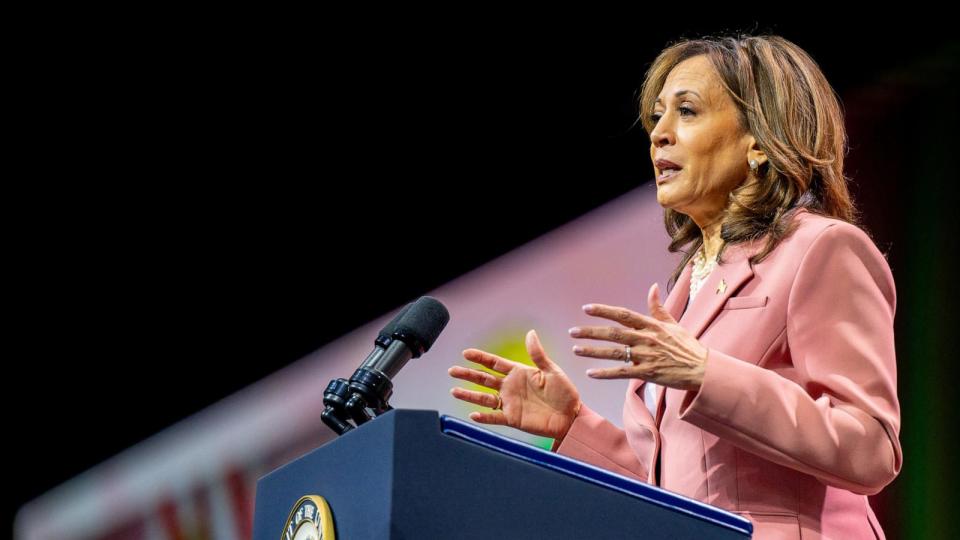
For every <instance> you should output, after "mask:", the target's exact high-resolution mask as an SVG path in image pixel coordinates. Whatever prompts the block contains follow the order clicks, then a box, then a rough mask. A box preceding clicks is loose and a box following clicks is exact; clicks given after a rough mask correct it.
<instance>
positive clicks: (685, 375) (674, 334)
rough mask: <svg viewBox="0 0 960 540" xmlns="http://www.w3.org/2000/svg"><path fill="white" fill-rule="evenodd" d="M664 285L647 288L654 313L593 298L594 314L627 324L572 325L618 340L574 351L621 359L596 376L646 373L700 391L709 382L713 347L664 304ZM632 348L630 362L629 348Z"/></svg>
mask: <svg viewBox="0 0 960 540" xmlns="http://www.w3.org/2000/svg"><path fill="white" fill-rule="evenodd" d="M659 293H660V288H659V286H658V285H657V284H656V283H654V284H653V286H652V287H650V291H649V292H648V293H647V303H648V304H649V306H650V313H651V314H652V315H653V316H652V317H650V316H647V315H643V314H640V313H637V312H635V311H631V310H629V309H627V308H622V307H616V306H606V305H603V304H587V305H586V306H584V307H583V310H584V311H585V312H586V313H587V314H588V315H593V316H595V317H601V318H603V319H609V320H611V321H614V322H616V323H619V324H621V325H622V326H580V327H574V328H571V329H570V335H571V336H573V337H575V338H585V339H594V340H600V341H610V342H613V343H615V344H617V345H614V346H604V347H588V346H583V345H576V346H574V347H573V352H574V354H576V355H578V356H587V357H590V358H605V359H610V360H617V361H619V362H620V365H619V366H617V367H613V368H604V369H591V370H588V371H587V375H589V376H590V377H593V378H594V379H644V380H646V381H650V382H653V383H656V384H659V385H662V386H669V387H670V388H677V389H680V390H692V391H697V390H699V389H700V384H701V383H702V382H703V373H704V369H705V366H706V362H707V348H706V347H704V346H703V345H701V344H700V342H699V341H697V339H696V338H695V337H693V335H691V334H690V332H688V331H687V329H686V328H684V327H682V326H680V324H679V323H677V321H676V320H674V318H673V317H672V316H671V315H670V314H669V313H668V312H667V310H666V309H664V307H663V305H661V304H660V294H659ZM628 347H629V350H630V362H629V363H628V362H625V360H626V359H627V348H628Z"/></svg>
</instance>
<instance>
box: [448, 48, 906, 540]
mask: <svg viewBox="0 0 960 540" xmlns="http://www.w3.org/2000/svg"><path fill="white" fill-rule="evenodd" d="M639 107H640V111H641V121H642V123H643V126H644V128H645V130H646V131H647V133H648V135H649V138H650V157H651V159H652V161H653V165H654V172H655V175H656V187H657V201H658V202H659V203H660V205H661V206H663V207H664V222H665V225H666V229H667V232H668V233H669V234H670V236H671V238H672V242H671V244H670V248H669V249H670V251H674V252H675V251H681V250H682V252H683V253H684V255H685V256H684V257H683V260H682V262H681V264H680V265H679V266H678V267H677V269H676V270H675V271H674V273H673V275H672V276H671V279H670V282H672V283H673V284H674V286H673V287H672V288H671V290H670V293H669V294H668V295H667V297H666V299H665V300H664V301H663V302H661V294H660V290H659V287H658V285H657V284H654V285H653V286H652V287H650V290H649V293H648V295H647V301H648V304H649V315H644V314H641V313H637V312H634V311H631V310H629V309H625V308H622V307H617V306H610V305H601V304H589V305H586V306H584V307H583V309H584V311H585V312H586V313H587V314H589V315H591V316H593V317H596V323H595V325H592V326H581V327H576V328H571V329H570V335H571V336H572V338H575V339H576V340H577V341H576V342H575V343H576V345H574V346H573V353H574V354H576V355H579V356H584V357H590V358H601V359H606V360H609V361H610V367H607V368H603V369H594V370H590V371H588V375H590V376H591V377H593V378H595V379H598V380H604V379H623V378H627V379H631V384H630V386H629V388H628V391H627V394H626V400H625V402H624V406H623V426H624V428H623V429H620V428H618V427H616V426H614V425H613V424H611V423H610V422H608V421H607V420H606V419H604V418H602V417H601V416H599V415H598V414H597V413H595V412H593V411H592V410H591V409H590V408H589V407H588V406H587V405H585V404H583V403H581V401H580V396H579V393H578V391H577V389H576V387H575V386H574V385H573V383H572V382H571V381H570V379H569V378H568V377H567V376H566V375H565V374H564V373H563V371H562V370H561V369H560V368H559V367H558V366H557V364H555V363H554V362H553V361H552V360H551V359H550V358H549V356H548V355H547V353H546V351H544V350H543V348H542V346H541V344H540V341H539V339H538V338H537V335H536V333H535V332H534V331H530V332H529V333H528V334H527V340H526V346H527V350H528V352H529V354H530V357H531V359H532V360H533V363H534V365H535V367H531V366H528V365H525V364H521V363H518V362H514V361H511V360H508V359H505V358H501V357H498V356H496V355H493V354H490V353H488V352H485V351H482V350H477V349H468V350H466V351H464V353H463V355H464V357H465V358H466V359H467V360H469V361H471V362H473V363H476V364H479V365H481V366H485V367H486V368H489V369H491V370H493V371H494V372H496V374H490V373H488V372H485V371H482V370H479V369H471V368H466V367H460V366H455V367H452V368H450V375H451V376H453V377H456V378H458V379H462V380H466V381H470V382H473V383H476V384H479V385H482V386H484V387H487V388H489V389H491V390H493V391H494V392H493V393H486V392H475V391H470V390H466V389H463V388H454V389H453V394H454V396H455V397H457V398H459V399H462V400H464V401H468V402H470V403H474V404H478V405H481V406H485V407H490V408H491V409H492V410H491V411H489V412H476V413H473V414H471V418H472V419H473V420H475V421H477V422H481V423H485V424H500V425H507V426H511V427H514V428H517V429H520V430H523V431H526V432H529V433H533V434H537V435H543V436H548V437H553V438H555V439H556V443H555V444H554V450H555V451H557V452H559V453H561V454H565V455H568V456H572V457H575V458H577V459H580V460H582V461H586V462H589V463H592V464H594V465H597V466H599V467H603V468H605V469H609V470H611V471H614V472H617V473H620V474H623V475H627V476H631V477H634V478H638V479H641V480H643V481H645V482H649V483H650V484H654V485H658V486H661V487H662V488H664V489H667V490H670V491H673V492H676V493H680V494H682V495H685V496H688V497H691V498H693V499H697V500H700V501H703V502H705V503H708V504H712V505H715V506H718V507H721V508H725V509H727V510H729V511H731V512H735V513H737V514H741V515H743V516H744V517H746V518H748V519H750V520H751V521H752V522H753V524H754V535H755V537H756V538H761V539H763V538H837V539H840V538H842V539H850V538H883V537H884V535H883V531H882V530H881V528H880V526H879V524H878V523H877V519H876V517H875V516H874V513H873V511H872V510H871V509H870V506H869V504H868V501H867V495H871V494H874V493H877V492H879V491H880V490H881V489H882V488H883V487H884V486H885V485H887V484H888V483H890V482H891V481H892V480H893V479H894V477H896V475H897V473H898V472H899V471H900V467H901V463H902V455H901V450H900V443H899V440H898V434H899V430H900V407H899V403H898V401H897V393H896V358H895V351H894V335H893V318H894V311H895V308H896V290H895V286H894V281H893V276H892V274H891V272H890V268H889V266H888V264H887V261H886V259H885V258H884V256H883V254H881V253H880V251H879V250H878V249H877V248H876V246H875V245H874V243H873V241H872V240H871V239H870V237H869V236H868V235H867V234H866V233H865V232H864V231H863V230H861V229H860V228H859V227H858V226H857V215H856V209H855V207H854V203H853V201H852V200H851V198H850V195H849V192H848V190H847V184H846V182H847V179H846V178H845V176H844V172H843V160H844V153H845V151H846V142H847V141H846V131H845V129H844V124H843V116H842V111H841V108H840V104H839V103H838V100H837V98H836V95H835V94H834V92H833V89H832V88H831V86H830V84H829V83H828V82H827V80H826V79H825V77H824V75H823V73H822V72H821V71H820V69H819V67H818V66H817V64H816V63H815V62H814V61H813V60H812V59H811V58H810V56H809V55H808V54H807V53H805V52H804V51H803V50H802V49H800V48H799V47H797V46H796V45H795V44H793V43H791V42H790V41H788V40H786V39H783V38H781V37H776V36H759V37H736V38H734V37H727V38H718V39H713V38H709V39H700V40H687V41H682V42H679V43H676V44H674V45H671V46H670V47H668V48H667V49H665V50H664V51H663V52H661V53H660V55H659V56H658V57H657V58H656V60H655V61H654V62H653V64H652V66H651V67H650V69H649V70H648V71H647V74H646V77H645V80H644V83H643V87H642V90H641V95H640V102H639Z"/></svg>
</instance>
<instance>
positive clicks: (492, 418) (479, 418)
mask: <svg viewBox="0 0 960 540" xmlns="http://www.w3.org/2000/svg"><path fill="white" fill-rule="evenodd" d="M470 419H471V420H473V421H474V422H480V423H481V424H494V425H498V426H505V425H507V417H506V415H504V414H503V413H502V412H500V411H496V412H479V411H477V412H472V413H470Z"/></svg>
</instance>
